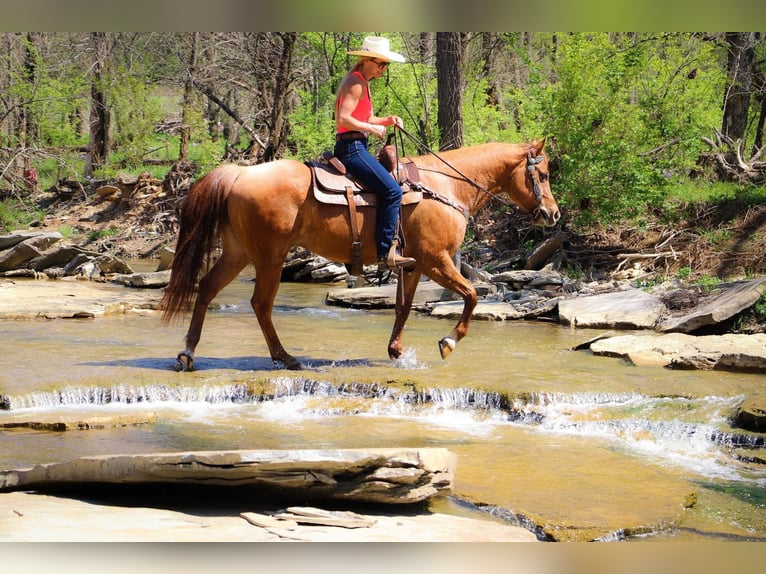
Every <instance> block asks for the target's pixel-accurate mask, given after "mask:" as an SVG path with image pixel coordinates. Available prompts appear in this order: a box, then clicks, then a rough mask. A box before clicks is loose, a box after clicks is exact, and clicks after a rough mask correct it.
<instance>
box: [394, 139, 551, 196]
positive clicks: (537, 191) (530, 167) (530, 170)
mask: <svg viewBox="0 0 766 574" xmlns="http://www.w3.org/2000/svg"><path fill="white" fill-rule="evenodd" d="M397 129H398V131H400V132H401V133H403V134H404V135H406V136H407V137H408V138H410V140H412V141H413V142H414V143H415V145H416V146H418V147H420V148H421V149H423V150H425V151H426V152H428V153H430V154H431V155H433V156H434V157H436V158H437V159H438V160H439V161H441V162H442V163H443V164H444V165H446V166H447V167H449V168H450V169H451V170H452V171H454V172H455V173H457V174H458V175H459V176H460V177H462V178H463V179H464V180H465V181H467V182H468V183H470V184H471V185H473V186H474V187H476V188H477V189H478V190H480V191H481V192H482V193H484V194H485V195H487V196H488V197H489V198H490V199H491V200H494V201H498V202H500V203H502V204H503V205H504V206H506V207H510V208H511V209H515V208H516V205H514V204H512V203H510V202H508V201H506V200H505V199H503V198H502V197H500V196H499V195H497V194H494V193H492V192H490V191H489V190H488V189H487V188H486V187H484V186H483V185H481V184H480V183H478V182H477V181H474V180H473V179H471V178H470V177H468V176H467V175H465V174H464V173H462V172H461V171H460V170H459V169H457V168H456V167H455V166H454V165H452V164H451V163H449V162H448V161H447V160H445V159H444V158H443V157H441V156H440V155H439V154H438V153H436V152H435V151H433V150H432V149H431V148H429V147H428V146H427V145H426V144H424V143H423V142H421V141H420V140H419V139H417V138H416V137H415V136H413V135H412V134H411V133H409V132H408V131H407V130H405V129H404V128H397ZM402 148H404V145H403V144H402ZM544 157H545V156H544V155H543V154H540V155H538V156H533V155H532V146H530V145H528V146H527V176H529V178H530V179H531V180H532V191H533V192H534V195H535V199H536V200H537V204H538V207H537V209H536V210H535V211H537V210H539V206H540V205H542V202H543V192H542V188H541V187H540V177H539V175H538V173H537V165H538V164H539V163H541V162H542V161H543V158H544Z"/></svg>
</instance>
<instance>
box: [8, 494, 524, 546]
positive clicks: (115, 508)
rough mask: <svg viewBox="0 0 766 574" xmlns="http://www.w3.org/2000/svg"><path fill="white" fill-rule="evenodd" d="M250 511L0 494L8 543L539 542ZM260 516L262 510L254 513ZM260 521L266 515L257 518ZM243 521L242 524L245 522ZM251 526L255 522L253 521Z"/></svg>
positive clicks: (413, 520) (412, 520) (392, 521)
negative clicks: (277, 517)
mask: <svg viewBox="0 0 766 574" xmlns="http://www.w3.org/2000/svg"><path fill="white" fill-rule="evenodd" d="M251 510H253V509H252V507H250V506H247V505H244V506H242V508H241V509H239V510H236V511H227V510H216V511H200V510H199V509H196V508H189V509H188V510H178V509H166V508H152V507H147V506H140V505H138V504H135V503H133V504H131V505H130V506H120V505H117V504H114V505H110V504H108V503H105V502H103V501H99V502H98V503H94V502H88V501H84V500H79V499H77V498H71V497H59V496H51V495H46V494H32V493H27V492H10V493H3V494H0V541H3V542H282V541H284V542H291V541H306V542H534V541H535V540H536V537H535V536H534V534H532V533H531V532H530V531H528V530H526V529H524V528H519V527H518V526H511V525H508V524H503V523H500V522H497V521H494V520H481V519H476V518H471V517H466V516H454V515H451V514H442V513H437V514H431V513H419V514H399V513H394V512H391V513H385V514H374V515H370V514H363V515H362V516H364V517H365V518H366V519H368V521H369V522H370V523H371V525H370V526H369V527H365V528H353V529H351V528H344V527H334V526H328V525H312V524H298V525H297V526H295V527H292V526H291V527H290V528H284V526H285V524H284V522H286V521H279V522H281V523H282V524H279V523H276V521H275V524H274V525H273V526H271V527H268V526H260V525H256V524H253V523H252V522H251V519H252V515H253V512H251ZM256 510H260V509H256ZM258 514H260V515H261V516H262V515H263V513H261V512H258ZM242 515H244V516H242ZM249 519H250V520H249Z"/></svg>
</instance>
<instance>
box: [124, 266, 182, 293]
mask: <svg viewBox="0 0 766 574" xmlns="http://www.w3.org/2000/svg"><path fill="white" fill-rule="evenodd" d="M112 281H113V282H114V283H120V284H121V285H127V286H128V287H139V288H148V289H157V288H159V287H165V286H166V285H167V284H168V283H169V282H170V270H169V269H167V270H165V271H153V272H150V273H131V274H129V275H117V276H115V277H113V278H112Z"/></svg>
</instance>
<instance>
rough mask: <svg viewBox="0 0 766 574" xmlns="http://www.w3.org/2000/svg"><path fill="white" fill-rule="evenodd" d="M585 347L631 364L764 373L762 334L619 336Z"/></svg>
mask: <svg viewBox="0 0 766 574" xmlns="http://www.w3.org/2000/svg"><path fill="white" fill-rule="evenodd" d="M589 346H590V350H591V351H592V352H593V353H594V354H595V355H605V356H609V357H622V358H624V359H627V360H629V361H631V362H632V363H633V364H635V365H642V366H660V367H669V368H676V369H706V370H708V369H719V370H728V371H746V372H756V373H766V334H755V335H741V334H727V335H705V336H694V335H688V334H685V333H668V334H664V335H654V334H645V335H619V336H615V337H606V338H600V339H596V340H593V341H592V342H591V343H590V345H589ZM578 348H582V346H578Z"/></svg>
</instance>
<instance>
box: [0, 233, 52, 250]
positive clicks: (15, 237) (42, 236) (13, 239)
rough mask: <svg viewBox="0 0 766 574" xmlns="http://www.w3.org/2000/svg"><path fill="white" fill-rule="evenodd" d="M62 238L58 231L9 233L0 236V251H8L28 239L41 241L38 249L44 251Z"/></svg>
mask: <svg viewBox="0 0 766 574" xmlns="http://www.w3.org/2000/svg"><path fill="white" fill-rule="evenodd" d="M63 237H64V236H63V235H61V233H59V232H58V231H51V232H45V231H12V232H11V233H7V234H5V235H0V251H2V250H4V249H10V248H11V247H13V246H14V245H17V244H19V243H21V242H22V241H27V240H29V239H34V240H35V241H41V242H42V243H40V244H39V245H38V247H39V248H40V249H42V250H45V249H47V248H48V247H49V246H51V245H53V244H54V243H56V242H57V241H61V239H63Z"/></svg>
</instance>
